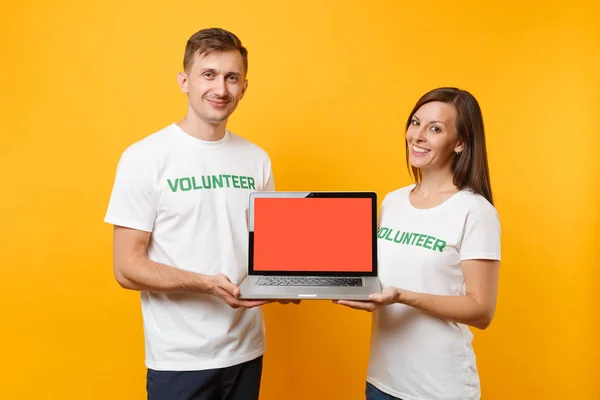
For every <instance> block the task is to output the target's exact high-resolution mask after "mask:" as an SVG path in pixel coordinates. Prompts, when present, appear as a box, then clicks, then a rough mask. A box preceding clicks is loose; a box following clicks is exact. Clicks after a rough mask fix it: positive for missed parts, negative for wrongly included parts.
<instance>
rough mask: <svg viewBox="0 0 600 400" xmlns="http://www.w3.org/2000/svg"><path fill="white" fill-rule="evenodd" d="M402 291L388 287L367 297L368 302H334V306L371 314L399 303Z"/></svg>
mask: <svg viewBox="0 0 600 400" xmlns="http://www.w3.org/2000/svg"><path fill="white" fill-rule="evenodd" d="M402 292H403V291H401V290H400V289H398V288H396V287H393V286H390V287H387V288H385V289H383V290H382V291H381V293H374V294H372V295H370V296H369V299H370V300H369V301H362V300H361V301H354V300H334V303H335V304H341V305H343V306H346V307H350V308H354V309H355V310H363V311H368V312H373V311H375V310H378V309H380V308H381V307H383V306H387V305H388V304H394V303H399V302H400V300H401V297H402V296H401V294H402Z"/></svg>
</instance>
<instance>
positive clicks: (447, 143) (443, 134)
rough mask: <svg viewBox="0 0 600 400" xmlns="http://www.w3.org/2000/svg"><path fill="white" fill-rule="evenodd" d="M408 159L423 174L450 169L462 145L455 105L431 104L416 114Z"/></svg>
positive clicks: (412, 121) (407, 136)
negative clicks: (423, 172) (457, 126)
mask: <svg viewBox="0 0 600 400" xmlns="http://www.w3.org/2000/svg"><path fill="white" fill-rule="evenodd" d="M406 142H407V144H408V160H409V162H410V165H412V166H413V167H415V168H419V169H421V171H438V170H443V169H446V168H447V169H450V168H451V165H452V160H453V158H454V157H456V154H455V152H457V151H459V152H460V151H462V149H463V144H462V142H461V141H460V140H459V138H458V135H457V132H456V109H455V108H454V106H453V105H452V104H447V103H442V102H439V101H432V102H430V103H426V104H423V105H422V106H421V107H420V108H419V109H418V110H417V111H416V112H415V114H414V115H413V117H412V119H411V122H410V125H409V128H408V130H407V131H406Z"/></svg>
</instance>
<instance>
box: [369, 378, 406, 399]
mask: <svg viewBox="0 0 600 400" xmlns="http://www.w3.org/2000/svg"><path fill="white" fill-rule="evenodd" d="M365 398H366V400H402V399H401V398H399V397H394V396H391V395H389V394H387V393H384V392H382V391H381V390H379V389H377V388H376V387H375V386H373V385H371V384H370V383H369V382H367V388H366V389H365Z"/></svg>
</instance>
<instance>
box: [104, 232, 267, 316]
mask: <svg viewBox="0 0 600 400" xmlns="http://www.w3.org/2000/svg"><path fill="white" fill-rule="evenodd" d="M149 241H150V232H145V231H140V230H137V229H130V228H125V227H122V226H115V229H114V259H113V266H114V273H115V278H116V279H117V282H118V283H119V285H121V286H122V287H123V288H125V289H131V290H144V291H149V292H163V293H167V292H202V293H208V294H212V295H214V296H217V297H219V298H221V299H222V300H223V301H224V302H225V303H227V304H228V305H230V306H231V307H233V308H238V307H248V308H250V307H256V306H260V305H263V304H265V303H267V301H248V300H240V299H237V296H238V295H239V293H240V290H239V288H238V287H237V286H236V285H234V284H233V283H231V281H230V280H229V278H227V277H226V276H225V275H223V274H218V275H214V276H213V275H203V274H198V273H195V272H191V271H184V270H181V269H178V268H174V267H172V266H169V265H165V264H161V263H157V262H154V261H152V260H150V259H149V258H148V255H147V249H148V242H149Z"/></svg>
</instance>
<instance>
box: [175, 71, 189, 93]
mask: <svg viewBox="0 0 600 400" xmlns="http://www.w3.org/2000/svg"><path fill="white" fill-rule="evenodd" d="M177 82H178V83H179V88H180V89H181V91H182V92H183V93H186V94H187V93H188V77H187V74H186V73H185V72H180V73H178V74H177Z"/></svg>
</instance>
